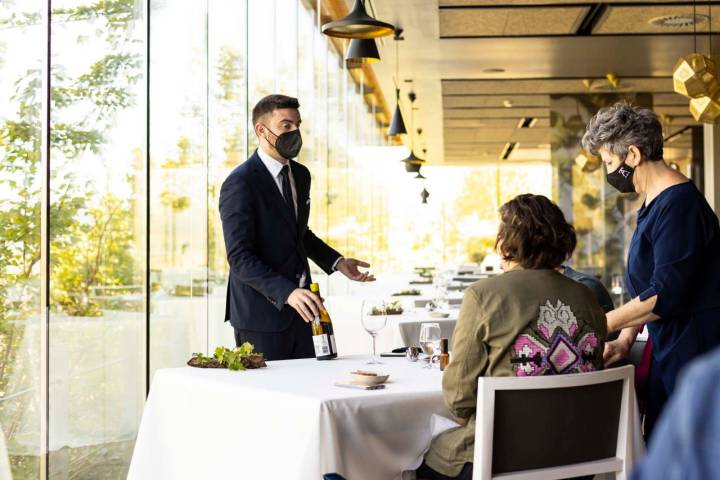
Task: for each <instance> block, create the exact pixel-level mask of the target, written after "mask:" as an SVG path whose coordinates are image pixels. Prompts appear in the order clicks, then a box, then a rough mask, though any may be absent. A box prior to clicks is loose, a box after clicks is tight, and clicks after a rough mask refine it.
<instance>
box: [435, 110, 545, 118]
mask: <svg viewBox="0 0 720 480" xmlns="http://www.w3.org/2000/svg"><path fill="white" fill-rule="evenodd" d="M548 115H549V113H548V109H547V108H481V109H478V108H462V109H452V108H449V109H445V110H444V118H514V119H516V121H519V120H520V117H547V116H548Z"/></svg>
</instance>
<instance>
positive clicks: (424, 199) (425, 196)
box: [420, 188, 430, 203]
mask: <svg viewBox="0 0 720 480" xmlns="http://www.w3.org/2000/svg"><path fill="white" fill-rule="evenodd" d="M429 196H430V192H428V191H427V189H425V188H423V191H422V192H420V198H422V203H427V199H428V197H429Z"/></svg>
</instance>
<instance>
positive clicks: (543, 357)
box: [510, 300, 600, 377]
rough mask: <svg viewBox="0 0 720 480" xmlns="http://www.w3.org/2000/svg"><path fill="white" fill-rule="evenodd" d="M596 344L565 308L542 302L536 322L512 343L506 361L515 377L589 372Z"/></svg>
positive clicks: (592, 367)
mask: <svg viewBox="0 0 720 480" xmlns="http://www.w3.org/2000/svg"><path fill="white" fill-rule="evenodd" d="M599 343H600V342H599V341H598V338H597V336H596V335H595V333H594V332H593V331H592V330H591V329H590V328H589V327H588V326H587V325H583V326H582V327H581V326H580V325H579V324H578V321H577V318H576V317H575V314H574V313H573V311H572V309H571V308H570V307H569V306H568V305H565V304H564V303H562V302H561V301H560V300H557V301H556V303H555V305H553V304H552V303H551V302H550V300H546V301H545V304H544V305H541V306H540V311H539V312H538V318H537V320H536V321H535V322H533V323H531V324H530V325H529V326H528V328H527V329H526V330H525V331H524V332H523V333H522V334H520V335H518V337H517V338H516V339H515V342H514V343H513V348H512V350H511V353H510V356H511V359H510V361H511V363H512V364H513V365H514V369H515V375H516V376H518V377H527V376H535V375H555V374H562V373H579V372H591V371H594V370H596V367H595V364H594V363H593V361H594V359H595V355H596V350H597V348H598V345H599Z"/></svg>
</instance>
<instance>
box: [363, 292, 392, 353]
mask: <svg viewBox="0 0 720 480" xmlns="http://www.w3.org/2000/svg"><path fill="white" fill-rule="evenodd" d="M360 321H361V323H362V326H363V328H364V329H365V331H366V332H368V333H369V334H370V336H371V337H372V352H373V353H372V357H371V358H370V360H368V361H367V362H365V363H367V364H369V365H377V364H381V363H382V362H381V361H380V358H379V357H378V355H377V351H376V348H375V337H377V335H378V333H379V332H380V330H382V329H383V328H385V325H387V301H385V300H383V299H366V300H363V302H362V308H361V311H360Z"/></svg>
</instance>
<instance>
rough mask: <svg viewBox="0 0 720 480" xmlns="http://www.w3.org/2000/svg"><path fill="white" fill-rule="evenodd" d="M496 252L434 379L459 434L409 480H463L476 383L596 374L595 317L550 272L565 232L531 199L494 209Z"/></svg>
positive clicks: (600, 333) (598, 330) (561, 220)
mask: <svg viewBox="0 0 720 480" xmlns="http://www.w3.org/2000/svg"><path fill="white" fill-rule="evenodd" d="M500 217H501V218H500V221H501V223H500V228H499V231H498V234H497V240H496V244H495V245H496V249H497V250H498V252H499V253H500V256H501V257H502V259H503V270H504V273H503V274H502V275H499V276H496V277H491V278H487V279H483V280H480V281H478V282H476V283H474V284H473V285H472V286H470V288H468V289H467V291H466V292H465V297H464V298H463V303H462V307H461V310H460V317H459V319H458V322H457V326H456V327H455V333H454V334H453V343H452V354H453V356H452V361H451V362H450V365H449V366H448V367H447V369H446V370H445V373H444V375H443V394H444V396H445V403H446V404H447V406H448V408H449V409H450V412H451V413H452V414H453V415H454V416H455V417H456V419H457V421H458V423H460V425H462V426H461V427H459V428H455V429H452V430H449V431H447V432H445V433H443V434H441V435H439V436H438V437H436V438H435V439H434V440H433V442H432V445H431V446H430V451H429V452H428V453H427V456H426V457H425V462H424V463H423V464H422V465H421V467H420V469H418V471H417V475H418V478H427V479H433V480H434V479H470V478H471V477H472V461H473V449H474V444H475V408H476V405H477V380H478V377H480V376H518V377H523V376H531V375H556V374H565V373H579V372H589V371H593V370H598V369H601V368H602V365H603V360H602V355H603V345H604V341H605V337H606V333H607V331H606V325H605V314H604V313H603V310H602V309H601V308H600V305H598V302H597V300H596V299H595V297H594V295H593V293H592V292H591V291H590V289H588V288H587V287H586V286H585V285H583V284H581V283H578V282H576V281H574V280H571V279H570V278H567V277H565V276H564V275H563V274H561V273H560V272H558V271H557V270H556V269H557V268H558V267H559V266H560V265H562V263H563V262H564V261H565V260H567V259H568V258H569V257H570V255H571V254H572V252H573V250H574V249H575V244H576V237H575V230H574V229H573V227H572V226H571V225H569V224H568V223H567V222H566V221H565V217H564V216H563V214H562V212H561V211H560V209H559V208H558V207H557V205H555V204H554V203H552V202H551V201H550V200H548V199H547V198H546V197H543V196H541V195H530V194H527V195H520V196H518V197H516V198H514V199H513V200H511V201H509V202H507V203H506V204H504V205H503V206H502V207H500Z"/></svg>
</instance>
